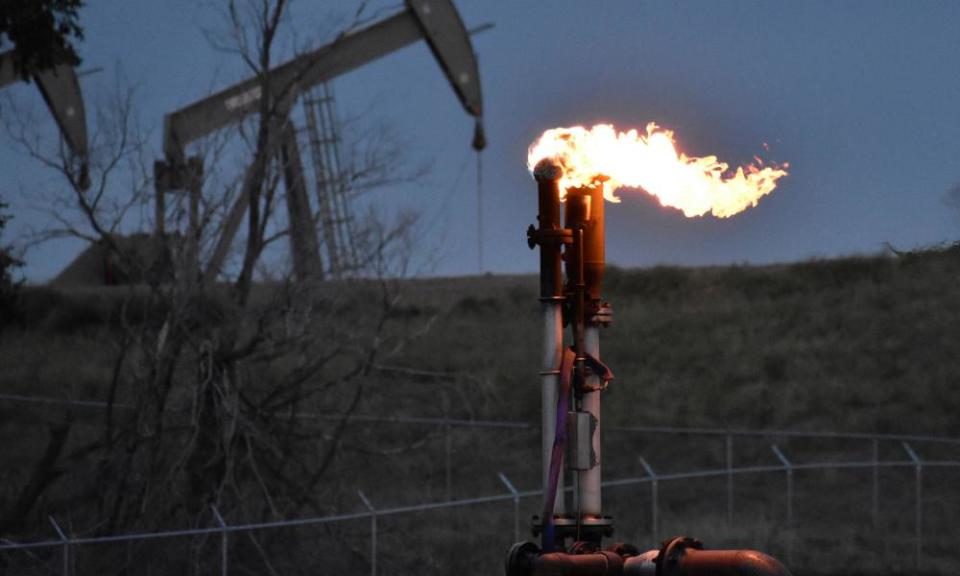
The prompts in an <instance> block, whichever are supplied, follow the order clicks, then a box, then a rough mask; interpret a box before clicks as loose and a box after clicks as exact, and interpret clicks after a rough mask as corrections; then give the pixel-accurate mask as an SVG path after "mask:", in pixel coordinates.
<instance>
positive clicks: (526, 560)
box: [504, 542, 540, 576]
mask: <svg viewBox="0 0 960 576" xmlns="http://www.w3.org/2000/svg"><path fill="white" fill-rule="evenodd" d="M538 556H540V547H539V546H537V545H536V544H534V543H533V542H518V543H516V544H514V545H513V546H512V547H511V548H510V552H509V553H508V554H507V560H506V563H505V566H504V568H505V570H504V572H505V573H506V575H507V576H529V575H530V574H532V573H533V563H534V561H535V560H536V559H537V557H538Z"/></svg>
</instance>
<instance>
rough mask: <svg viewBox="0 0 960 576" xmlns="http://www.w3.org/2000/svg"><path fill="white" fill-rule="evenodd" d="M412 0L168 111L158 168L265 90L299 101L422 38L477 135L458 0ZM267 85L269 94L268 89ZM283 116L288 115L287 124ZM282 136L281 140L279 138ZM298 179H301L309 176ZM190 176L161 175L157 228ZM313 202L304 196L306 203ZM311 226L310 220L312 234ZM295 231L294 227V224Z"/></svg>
mask: <svg viewBox="0 0 960 576" xmlns="http://www.w3.org/2000/svg"><path fill="white" fill-rule="evenodd" d="M405 4H406V9H405V10H403V11H402V12H400V13H398V14H396V15H394V16H391V17H389V18H387V19H385V20H382V21H380V22H377V23H375V24H372V25H370V26H368V27H366V28H363V29H361V30H357V31H356V32H351V33H349V34H344V35H342V36H340V37H338V38H337V39H336V40H334V41H333V42H332V43H330V44H327V45H326V46H323V47H321V48H318V49H316V50H314V51H312V52H308V53H307V54H304V55H302V56H299V57H297V58H294V59H293V60H290V61H288V62H286V63H284V64H281V65H280V66H278V67H276V68H274V69H273V70H271V71H269V73H268V75H267V78H266V80H264V79H263V78H260V77H254V78H250V79H248V80H245V81H243V82H240V83H238V84H235V85H234V86H231V87H229V88H226V89H225V90H222V91H220V92H218V93H216V94H214V95H212V96H209V97H207V98H204V99H203V100H200V101H198V102H196V103H194V104H191V105H189V106H187V107H185V108H182V109H180V110H178V111H176V112H173V113H171V114H168V115H167V116H166V117H165V119H164V141H163V149H164V155H165V157H166V158H165V161H162V162H157V164H156V166H155V171H156V172H157V173H158V174H159V173H165V174H170V173H174V174H175V173H176V172H178V171H180V170H183V169H185V167H186V166H187V159H186V152H185V149H186V146H187V145H189V144H190V143H191V142H193V141H195V140H197V139H198V138H201V137H203V136H206V135H207V134H210V133H211V132H214V131H216V130H219V129H221V128H224V127H226V126H229V125H231V124H234V123H237V122H239V121H241V120H243V119H244V118H246V117H247V116H248V115H250V114H253V113H255V112H256V111H258V110H259V109H260V102H261V99H262V98H264V97H269V98H270V99H271V101H273V102H289V103H291V104H292V103H293V102H294V101H296V99H297V97H298V96H299V95H300V93H301V92H302V91H304V90H307V89H309V88H311V87H312V86H315V85H316V84H319V83H321V82H325V81H328V80H331V79H333V78H335V77H337V76H340V75H342V74H345V73H347V72H350V71H351V70H354V69H356V68H359V67H360V66H363V65H364V64H367V63H369V62H372V61H374V60H376V59H378V58H381V57H383V56H386V55H388V54H390V53H392V52H394V51H396V50H399V49H401V48H404V47H405V46H407V45H409V44H412V43H414V42H416V41H417V40H420V39H421V38H422V39H425V40H426V41H427V44H428V45H429V46H430V49H431V51H432V52H433V55H434V56H435V57H436V59H437V61H438V63H439V64H440V67H441V69H442V70H443V71H444V73H445V74H446V76H447V79H448V80H449V81H450V83H451V85H452V86H453V89H454V91H455V92H456V94H457V96H458V97H459V99H460V101H461V103H462V104H463V106H464V108H465V109H466V111H467V113H468V114H470V115H471V116H474V117H475V118H477V128H478V136H481V134H480V132H479V131H480V124H479V122H480V117H481V114H482V111H483V109H482V98H481V92H480V78H479V71H478V66H477V60H476V56H475V55H474V53H473V47H472V45H471V43H470V39H469V35H468V33H467V31H466V29H465V28H464V26H463V22H462V20H461V19H460V16H459V14H458V13H457V10H456V8H455V7H454V5H453V4H452V2H451V0H406V1H405ZM264 91H266V92H267V94H264ZM287 110H289V108H287ZM284 122H286V118H285V116H284V117H283V118H282V120H281V122H280V125H281V126H282V125H283V124H284ZM481 140H482V138H479V137H478V138H476V139H475V145H476V144H477V143H479V142H480V141H481ZM278 144H279V143H275V146H276V145H278ZM248 175H249V174H248ZM299 179H300V181H301V182H302V176H301V177H300V178H299ZM183 180H184V179H183V178H178V177H176V176H175V175H174V176H173V177H170V178H166V179H162V180H161V179H160V178H157V233H158V235H162V234H163V228H164V224H163V213H164V208H163V195H164V193H166V192H170V191H173V190H175V189H177V188H176V187H175V183H176V182H178V181H183ZM253 184H254V182H253V181H252V179H250V178H245V181H244V186H243V189H242V190H241V193H240V196H239V197H238V198H237V200H236V203H235V204H234V206H233V207H232V208H231V210H230V213H229V215H228V217H227V221H226V222H225V224H224V227H223V229H222V231H221V234H220V237H219V239H218V244H217V247H216V248H215V249H214V254H213V257H212V258H211V260H210V262H209V264H208V267H207V270H206V271H205V273H204V276H205V278H206V279H208V280H211V279H213V278H215V277H216V276H217V274H219V272H220V269H221V267H222V265H223V262H224V260H225V258H226V254H227V252H228V251H229V246H230V244H231V243H232V241H233V237H234V236H235V235H236V231H237V229H238V228H239V224H240V221H241V220H242V218H243V214H244V213H245V211H246V208H247V202H249V198H250V192H251V190H250V189H249V186H252V185H253ZM288 190H289V189H288ZM288 198H289V192H288ZM308 205H309V204H304V207H306V206H308ZM292 209H293V208H291V210H292ZM310 222H312V217H310ZM308 224H309V223H308ZM291 228H293V226H291ZM312 228H313V226H312V224H310V229H311V234H312ZM291 233H292V234H293V233H294V231H293V230H291ZM294 241H295V242H296V240H294ZM314 243H315V241H314ZM297 252H298V251H297V250H296V247H295V249H294V257H295V258H297V257H299V256H298V254H297ZM295 267H297V265H296V264H295ZM298 268H302V269H306V268H307V267H306V266H303V267H298Z"/></svg>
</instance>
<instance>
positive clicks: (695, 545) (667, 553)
mask: <svg viewBox="0 0 960 576" xmlns="http://www.w3.org/2000/svg"><path fill="white" fill-rule="evenodd" d="M688 548H692V549H694V550H703V543H702V542H700V541H699V540H697V539H696V538H690V537H688V536H677V537H676V538H671V539H669V540H664V541H663V545H662V546H661V547H660V553H659V554H657V560H656V564H657V574H656V576H671V575H672V574H673V572H674V569H675V568H676V567H677V564H678V563H679V562H680V559H681V558H683V555H684V554H685V553H686V551H687V549H688Z"/></svg>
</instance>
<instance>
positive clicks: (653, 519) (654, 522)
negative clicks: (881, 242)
mask: <svg viewBox="0 0 960 576" xmlns="http://www.w3.org/2000/svg"><path fill="white" fill-rule="evenodd" d="M637 458H638V459H639V460H640V464H641V465H642V466H643V469H644V470H646V472H647V476H649V477H650V479H651V482H650V500H651V504H650V532H651V534H653V541H654V542H656V541H657V538H658V536H657V534H658V533H659V531H660V526H659V524H660V503H659V495H658V494H657V473H656V472H654V471H653V468H652V467H651V466H650V464H649V463H647V460H646V459H645V458H644V457H643V456H638V457H637Z"/></svg>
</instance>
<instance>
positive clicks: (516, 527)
mask: <svg viewBox="0 0 960 576" xmlns="http://www.w3.org/2000/svg"><path fill="white" fill-rule="evenodd" d="M500 481H501V482H503V484H504V485H505V486H506V487H507V490H509V491H510V494H511V495H512V496H513V541H514V542H519V541H520V493H519V492H517V489H516V488H514V487H513V483H512V482H510V479H509V478H507V475H506V474H504V473H503V472H500Z"/></svg>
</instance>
